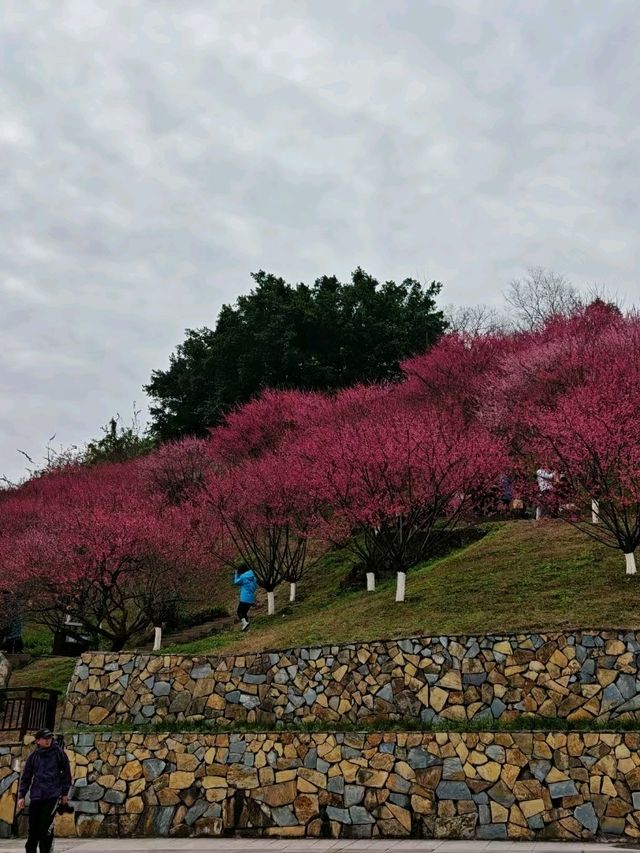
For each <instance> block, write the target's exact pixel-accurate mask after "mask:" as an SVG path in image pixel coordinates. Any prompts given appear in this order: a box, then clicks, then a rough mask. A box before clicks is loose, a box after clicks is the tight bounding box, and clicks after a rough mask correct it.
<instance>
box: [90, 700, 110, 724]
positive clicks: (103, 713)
mask: <svg viewBox="0 0 640 853" xmlns="http://www.w3.org/2000/svg"><path fill="white" fill-rule="evenodd" d="M108 716H109V711H107V709H106V708H102V707H100V705H96V706H95V707H94V708H92V709H91V710H90V711H89V725H91V726H98V725H100V723H101V722H102V721H103V720H104V719H106V718H107V717H108Z"/></svg>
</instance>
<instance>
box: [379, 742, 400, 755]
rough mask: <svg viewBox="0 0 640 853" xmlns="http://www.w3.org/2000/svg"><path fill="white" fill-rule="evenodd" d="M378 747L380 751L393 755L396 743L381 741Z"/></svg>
mask: <svg viewBox="0 0 640 853" xmlns="http://www.w3.org/2000/svg"><path fill="white" fill-rule="evenodd" d="M378 749H379V751H380V752H386V753H389V754H390V755H393V754H394V753H395V751H396V745H395V743H387V742H385V743H381V744H380V746H379V747H378Z"/></svg>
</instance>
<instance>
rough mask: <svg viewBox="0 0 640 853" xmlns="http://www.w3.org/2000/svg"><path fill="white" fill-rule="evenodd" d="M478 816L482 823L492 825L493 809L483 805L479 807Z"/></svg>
mask: <svg viewBox="0 0 640 853" xmlns="http://www.w3.org/2000/svg"><path fill="white" fill-rule="evenodd" d="M478 815H479V817H480V823H491V809H490V808H489V806H485V805H484V803H481V804H480V805H479V806H478Z"/></svg>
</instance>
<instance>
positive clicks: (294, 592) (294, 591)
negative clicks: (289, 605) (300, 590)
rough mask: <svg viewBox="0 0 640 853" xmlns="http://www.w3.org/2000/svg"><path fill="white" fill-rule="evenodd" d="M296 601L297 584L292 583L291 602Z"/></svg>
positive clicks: (290, 586) (290, 589)
mask: <svg viewBox="0 0 640 853" xmlns="http://www.w3.org/2000/svg"><path fill="white" fill-rule="evenodd" d="M295 600H296V585H295V582H294V581H292V582H291V584H290V585H289V601H295Z"/></svg>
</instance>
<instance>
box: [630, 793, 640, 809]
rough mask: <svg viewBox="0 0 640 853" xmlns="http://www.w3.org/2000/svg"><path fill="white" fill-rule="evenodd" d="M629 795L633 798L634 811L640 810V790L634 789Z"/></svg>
mask: <svg viewBox="0 0 640 853" xmlns="http://www.w3.org/2000/svg"><path fill="white" fill-rule="evenodd" d="M631 797H632V799H633V808H634V811H640V791H634V792H633V793H632V794H631Z"/></svg>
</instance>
